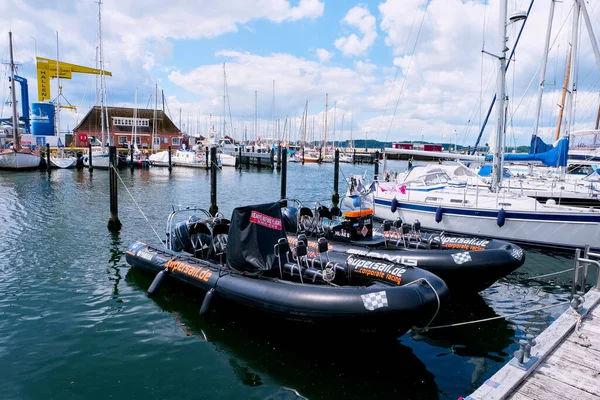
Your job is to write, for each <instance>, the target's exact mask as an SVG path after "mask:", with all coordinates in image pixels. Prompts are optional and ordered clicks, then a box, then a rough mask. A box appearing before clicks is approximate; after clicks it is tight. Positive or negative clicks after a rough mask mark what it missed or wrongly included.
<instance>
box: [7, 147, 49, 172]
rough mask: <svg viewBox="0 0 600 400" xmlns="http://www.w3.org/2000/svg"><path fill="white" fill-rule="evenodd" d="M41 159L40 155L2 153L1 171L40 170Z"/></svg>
mask: <svg viewBox="0 0 600 400" xmlns="http://www.w3.org/2000/svg"><path fill="white" fill-rule="evenodd" d="M40 162H41V158H40V156H39V155H36V154H31V153H22V152H16V151H12V150H10V151H5V152H2V153H0V169H11V170H25V169H33V168H38V167H39V166H40Z"/></svg>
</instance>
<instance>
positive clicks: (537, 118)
mask: <svg viewBox="0 0 600 400" xmlns="http://www.w3.org/2000/svg"><path fill="white" fill-rule="evenodd" d="M555 4H556V0H551V1H550V14H549V15H548V26H547V27H546V42H545V44H544V55H543V57H542V70H541V71H540V87H539V90H538V98H537V106H536V110H535V119H534V120H533V137H532V146H534V148H533V149H532V152H533V153H535V144H534V140H535V138H536V137H537V134H538V128H539V122H540V112H541V110H542V94H543V93H544V84H545V81H546V64H547V63H548V50H549V48H550V34H551V33H552V20H553V19H554V5H555Z"/></svg>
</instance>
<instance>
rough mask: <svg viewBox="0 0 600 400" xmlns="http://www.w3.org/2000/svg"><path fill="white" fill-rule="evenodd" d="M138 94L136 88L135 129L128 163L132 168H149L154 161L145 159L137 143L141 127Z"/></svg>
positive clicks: (132, 133) (133, 129)
mask: <svg viewBox="0 0 600 400" xmlns="http://www.w3.org/2000/svg"><path fill="white" fill-rule="evenodd" d="M137 93H138V89H137V88H135V100H134V102H135V104H134V107H133V128H132V132H131V143H130V144H129V157H128V160H127V162H128V163H129V164H130V165H129V166H130V167H131V168H134V167H140V168H147V167H149V166H150V164H151V163H152V161H150V160H149V159H148V158H147V157H145V155H144V154H143V153H142V151H140V149H139V147H138V145H137V142H138V139H137V138H138V136H137V128H138V125H139V119H138V111H137Z"/></svg>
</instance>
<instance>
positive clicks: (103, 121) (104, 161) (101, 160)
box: [83, 1, 118, 169]
mask: <svg viewBox="0 0 600 400" xmlns="http://www.w3.org/2000/svg"><path fill="white" fill-rule="evenodd" d="M101 7H102V1H98V41H99V46H98V47H99V57H98V58H99V66H100V96H99V97H100V126H101V128H100V129H101V141H100V145H99V146H92V154H88V155H87V156H84V157H83V165H84V166H86V167H89V157H90V156H91V157H92V165H93V167H94V168H101V169H108V168H109V167H110V157H109V154H108V149H107V148H106V136H108V137H109V138H110V133H109V131H108V127H109V124H108V110H107V108H106V105H105V104H104V102H105V99H106V83H105V80H104V76H105V74H104V53H103V51H102V18H101ZM117 162H118V161H117Z"/></svg>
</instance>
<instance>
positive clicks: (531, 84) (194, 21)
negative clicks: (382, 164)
mask: <svg viewBox="0 0 600 400" xmlns="http://www.w3.org/2000/svg"><path fill="white" fill-rule="evenodd" d="M590 3H593V4H588V7H589V14H590V18H591V21H592V24H593V25H594V26H595V27H596V30H597V31H596V32H595V34H596V37H597V38H599V37H600V36H599V35H600V33H599V32H598V30H600V29H597V27H600V5H599V4H598V2H590ZM529 5H530V0H509V1H508V10H509V14H510V13H511V12H512V11H515V10H527V8H528V7H529ZM549 8H550V0H537V1H536V2H535V4H534V5H533V7H532V10H531V13H530V17H529V18H528V20H527V22H526V24H525V29H524V31H523V36H522V38H521V41H520V42H519V45H518V46H517V50H516V54H515V57H514V60H513V61H512V65H511V68H510V69H509V72H508V74H507V89H508V95H509V98H510V101H509V110H508V113H509V115H510V116H511V118H510V121H509V126H508V136H507V142H508V143H509V145H513V144H528V142H529V138H530V135H531V130H532V125H533V122H532V121H533V114H534V110H535V103H536V98H537V91H538V87H539V71H540V66H541V59H542V50H543V47H544V35H545V31H546V26H547V21H548V12H549ZM572 10H573V3H572V1H571V0H565V1H563V2H562V3H558V4H557V5H556V10H555V16H554V23H553V28H552V37H551V42H552V49H551V51H550V55H549V59H548V64H547V77H546V86H545V94H544V97H543V109H542V113H541V119H540V124H541V126H542V128H541V132H542V136H543V137H544V138H545V139H547V140H549V141H552V138H553V136H554V131H555V129H556V128H555V127H556V121H557V114H558V107H557V104H558V103H560V92H561V88H562V85H563V80H564V74H565V66H566V60H567V54H568V46H569V42H570V41H569V37H570V34H571V33H570V32H571V20H572ZM0 15H2V16H3V18H2V20H3V30H4V32H3V34H2V36H4V39H2V40H0V51H2V54H1V55H0V56H1V57H2V61H3V62H6V61H7V60H8V30H12V31H13V34H14V39H15V40H14V44H15V50H16V59H17V61H18V62H19V63H20V65H19V73H20V74H21V75H23V76H25V77H26V78H28V80H29V83H30V98H31V100H32V101H35V100H37V89H36V87H37V86H36V85H37V83H36V79H35V64H34V60H35V53H36V51H37V55H38V56H41V57H47V58H55V57H56V34H57V32H58V39H59V59H60V60H61V61H66V62H70V63H75V64H81V65H87V66H92V67H93V66H95V65H96V48H97V46H98V43H99V40H98V5H97V3H96V2H95V1H93V0H55V1H50V2H49V1H44V0H4V1H2V2H0ZM101 16H102V39H103V40H102V45H103V50H104V57H103V58H104V63H105V69H107V70H109V71H111V72H112V73H113V76H112V77H109V78H107V79H106V86H107V91H108V104H109V105H113V106H133V103H134V93H135V88H136V87H137V89H138V107H140V108H146V107H148V106H149V108H152V107H153V104H154V99H153V98H152V100H151V97H152V96H154V90H155V85H158V87H159V107H162V100H161V99H160V92H161V91H164V95H165V102H166V107H167V108H168V111H167V112H168V113H170V115H171V117H172V119H173V120H174V121H175V123H176V124H178V125H179V123H180V122H179V121H180V115H181V125H182V129H184V130H186V131H189V132H190V133H196V132H199V133H201V134H205V133H206V132H207V131H210V130H211V127H212V126H214V127H215V128H214V129H217V130H222V129H223V128H222V126H223V123H222V121H223V120H222V118H223V93H224V88H223V84H224V73H223V72H224V68H223V65H225V72H226V83H227V91H226V93H227V97H226V99H227V102H226V107H225V115H226V118H227V121H226V128H225V129H226V133H227V134H232V133H233V134H234V136H235V137H236V138H238V139H239V138H241V136H242V133H243V132H244V131H246V132H247V135H248V137H249V138H252V137H254V135H255V130H258V136H262V137H273V136H276V133H275V132H277V129H276V128H275V127H276V126H277V124H276V123H275V122H274V121H276V120H279V121H280V122H279V131H283V129H284V127H285V129H286V131H287V132H290V137H291V139H296V138H298V137H301V136H300V133H299V132H301V131H302V124H301V120H302V115H303V113H304V107H305V104H306V102H307V101H308V118H307V119H308V124H307V130H308V138H309V139H311V138H313V137H314V138H315V139H319V138H322V136H323V131H324V129H323V126H324V113H325V107H326V94H327V95H328V115H327V119H328V133H327V134H328V139H331V138H332V137H334V136H333V135H334V131H335V138H336V139H339V138H342V139H349V138H350V134H351V132H352V135H353V137H354V138H355V139H356V138H364V137H365V136H366V137H368V138H375V139H379V140H388V141H399V140H421V139H424V140H428V141H432V142H440V141H445V142H454V141H455V140H457V142H458V144H462V145H472V144H473V143H474V142H475V138H476V137H477V134H478V132H479V130H480V127H481V126H482V123H483V119H484V117H485V114H486V113H487V110H488V108H489V106H490V103H491V100H492V96H493V95H494V92H495V79H496V78H495V77H496V75H495V69H496V68H495V67H496V65H497V61H495V59H494V58H493V57H491V56H489V55H485V54H484V53H482V51H481V50H482V48H484V49H485V50H486V51H489V52H491V53H498V52H499V50H498V48H499V44H497V42H498V39H497V32H498V19H499V18H498V0H490V1H468V0H429V1H427V0H385V1H382V0H378V1H363V2H360V3H358V2H353V1H347V0H335V1H334V0H255V1H250V0H219V1H214V0H210V1H208V0H198V1H194V2H191V1H187V0H185V1H184V0H171V1H169V2H165V1H158V0H146V1H144V2H139V1H134V0H103V3H102V13H101ZM520 26H521V23H516V24H512V25H510V26H509V29H508V37H509V39H508V47H509V48H511V49H512V47H513V45H514V41H515V38H516V36H517V33H518V30H519V28H520ZM582 26H583V27H584V28H583V29H582V30H581V31H580V35H579V37H580V43H581V57H580V59H579V61H578V63H577V64H578V65H577V66H578V69H577V71H578V74H579V75H578V76H579V79H578V81H579V88H578V95H577V108H576V110H577V111H576V116H575V122H576V127H575V129H583V128H593V125H594V123H595V119H596V114H597V111H598V105H599V103H600V72H599V71H600V70H599V68H598V66H597V63H596V60H595V58H594V55H593V52H592V50H591V45H590V40H589V37H588V34H587V30H586V29H585V25H583V21H582ZM1 79H2V81H3V82H5V84H3V85H1V87H0V95H1V96H2V104H3V106H2V116H3V117H6V116H8V115H9V110H8V109H7V107H6V106H5V105H4V103H5V100H6V99H8V97H9V91H8V89H7V87H8V83H7V80H6V72H4V71H3V72H2V78H1ZM61 83H62V85H63V94H64V96H65V98H66V100H68V101H69V102H70V103H71V104H73V105H75V106H77V112H73V111H63V112H62V113H61V115H62V116H61V121H62V124H61V125H62V129H63V130H64V129H67V128H73V126H74V125H75V124H76V123H77V121H79V120H80V119H81V118H82V117H83V115H85V113H86V112H87V111H88V110H89V108H90V107H91V106H93V105H94V103H95V99H96V96H95V91H96V79H95V77H94V76H88V75H74V76H73V79H72V80H68V81H65V80H63V81H62V82H61ZM51 94H52V97H55V96H56V94H57V87H56V82H55V81H53V82H52V86H51ZM255 96H256V99H257V104H256V107H255ZM61 101H62V102H64V100H61ZM180 110H181V111H180ZM255 112H256V114H257V118H256V119H255ZM494 116H495V113H492V118H490V123H488V125H487V128H486V130H485V132H484V139H483V142H486V141H488V137H489V135H490V133H491V132H492V131H493V127H494ZM286 119H287V123H286ZM255 121H256V122H255ZM334 121H335V124H334ZM351 122H352V126H351ZM313 126H314V128H313ZM274 130H275V132H274ZM313 132H314V133H313ZM313 135H314V136H313Z"/></svg>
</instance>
